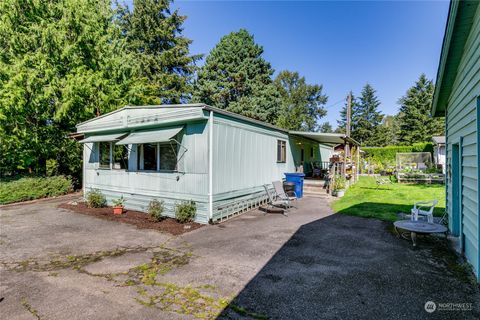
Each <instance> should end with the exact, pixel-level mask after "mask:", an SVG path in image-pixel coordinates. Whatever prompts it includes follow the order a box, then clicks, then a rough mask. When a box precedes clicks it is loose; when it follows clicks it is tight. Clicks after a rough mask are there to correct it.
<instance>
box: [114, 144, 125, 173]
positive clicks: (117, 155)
mask: <svg viewBox="0 0 480 320" xmlns="http://www.w3.org/2000/svg"><path fill="white" fill-rule="evenodd" d="M113 169H128V150H127V148H126V147H125V146H123V145H120V146H117V145H116V146H115V147H114V148H113Z"/></svg>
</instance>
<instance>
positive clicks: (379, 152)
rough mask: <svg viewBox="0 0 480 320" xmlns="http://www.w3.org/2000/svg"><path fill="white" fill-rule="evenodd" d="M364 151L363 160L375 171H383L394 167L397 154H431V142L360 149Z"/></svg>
mask: <svg viewBox="0 0 480 320" xmlns="http://www.w3.org/2000/svg"><path fill="white" fill-rule="evenodd" d="M362 150H363V151H365V156H364V157H365V160H367V162H369V163H370V164H373V165H374V166H375V169H376V171H377V170H383V169H386V168H387V167H390V166H395V164H396V155H397V153H399V152H430V153H433V144H432V143H431V142H420V143H414V144H413V145H410V146H387V147H370V148H362Z"/></svg>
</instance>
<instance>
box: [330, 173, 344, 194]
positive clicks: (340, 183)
mask: <svg viewBox="0 0 480 320" xmlns="http://www.w3.org/2000/svg"><path fill="white" fill-rule="evenodd" d="M346 186H347V179H345V177H344V176H341V175H339V174H337V175H335V182H334V185H333V190H345V187H346Z"/></svg>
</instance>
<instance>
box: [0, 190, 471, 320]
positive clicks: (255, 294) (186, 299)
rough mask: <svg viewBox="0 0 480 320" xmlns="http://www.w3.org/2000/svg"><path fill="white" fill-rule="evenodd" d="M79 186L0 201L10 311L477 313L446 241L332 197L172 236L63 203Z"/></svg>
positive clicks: (342, 315) (132, 315)
mask: <svg viewBox="0 0 480 320" xmlns="http://www.w3.org/2000/svg"><path fill="white" fill-rule="evenodd" d="M75 197H78V195H70V196H66V197H62V198H57V199H53V200H44V201H39V202H36V203H30V204H23V205H16V206H7V207H2V208H0V250H1V251H0V252H1V256H0V298H2V297H3V300H2V301H1V302H0V314H1V315H2V319H69V320H73V319H121V318H128V319H184V318H188V319H195V318H216V317H218V316H219V317H221V318H230V319H237V318H257V319H258V318H260V319H262V318H271V319H385V318H388V319H414V318H415V319H422V318H425V319H428V318H437V319H478V318H479V317H480V313H479V304H480V295H479V290H478V286H477V285H475V284H472V283H471V282H469V281H470V278H469V277H468V276H467V274H466V273H464V271H463V269H462V268H458V266H456V265H455V264H452V263H451V262H452V261H451V256H450V255H448V254H447V255H445V252H444V251H442V250H444V249H442V245H441V243H440V242H438V241H434V240H428V241H427V240H424V241H423V242H422V240H420V248H419V249H417V250H413V249H412V248H411V246H410V244H409V243H408V242H407V241H404V240H399V239H397V238H396V237H395V236H394V235H393V234H392V233H391V231H390V230H389V224H387V223H383V222H380V221H377V220H370V219H362V218H356V217H348V216H342V215H332V212H331V209H330V207H329V200H327V199H324V198H305V199H303V200H301V201H300V202H299V204H298V207H299V208H298V209H297V210H292V212H291V214H290V215H289V216H288V217H285V216H282V215H278V214H268V215H263V213H261V212H259V211H251V212H249V213H247V214H244V215H242V216H240V217H237V218H235V219H232V220H230V221H227V222H225V223H223V224H219V225H212V226H207V227H204V228H201V229H198V230H194V231H192V232H189V233H186V234H183V235H181V236H172V235H169V234H164V233H160V232H158V231H154V230H145V229H137V228H136V227H134V226H131V225H128V224H122V223H118V222H115V221H106V220H101V219H97V218H94V217H90V216H85V215H81V214H78V213H73V212H70V211H68V210H66V209H60V208H58V207H57V206H58V205H59V204H60V203H62V202H65V201H68V200H70V199H73V198H75ZM427 301H433V302H435V303H436V305H437V310H436V311H434V312H433V313H431V314H430V313H427V312H426V311H425V309H424V305H425V303H426V302H427ZM442 303H463V305H461V307H462V308H463V309H465V310H463V311H458V310H457V311H446V310H439V309H441V308H446V305H443V304H442ZM456 306H457V307H458V306H459V305H456ZM222 310H223V311H222Z"/></svg>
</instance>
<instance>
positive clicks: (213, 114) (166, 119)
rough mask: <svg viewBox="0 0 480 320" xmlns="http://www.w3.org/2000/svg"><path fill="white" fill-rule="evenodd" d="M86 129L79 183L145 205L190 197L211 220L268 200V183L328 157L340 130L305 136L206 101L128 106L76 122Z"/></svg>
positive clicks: (169, 206)
mask: <svg viewBox="0 0 480 320" xmlns="http://www.w3.org/2000/svg"><path fill="white" fill-rule="evenodd" d="M77 133H80V134H83V135H84V137H83V140H81V142H82V143H83V144H84V149H83V190H84V192H88V191H89V190H91V189H98V190H100V191H101V192H102V193H103V194H104V195H105V196H106V198H107V201H108V202H109V203H111V201H112V200H114V199H116V198H119V197H121V196H123V197H124V199H125V200H126V203H125V207H126V208H128V209H132V210H139V211H145V210H146V208H147V207H148V204H149V202H150V201H151V200H153V199H157V200H163V201H164V202H165V207H166V212H165V213H166V215H169V216H174V205H175V204H176V203H178V202H180V201H190V200H191V201H195V202H196V204H197V215H196V221H197V222H200V223H208V222H211V221H218V220H222V219H225V218H228V217H230V216H231V215H233V214H236V213H240V212H244V211H246V210H248V209H250V208H254V207H256V206H258V205H260V204H261V203H263V202H265V200H266V198H267V196H266V193H265V190H264V185H265V184H271V183H272V181H275V180H281V179H282V178H283V177H284V173H286V172H296V171H297V170H300V171H301V170H303V171H306V174H308V170H309V169H308V164H310V163H313V162H323V161H328V158H327V159H325V158H324V157H325V155H328V154H329V150H330V151H331V150H333V146H334V145H336V144H339V143H344V142H345V140H346V139H347V138H346V137H345V136H343V135H334V136H330V135H328V137H326V138H325V139H326V141H325V143H322V142H321V141H322V138H321V134H317V135H315V137H310V136H309V135H308V133H303V132H294V133H293V132H292V133H290V132H288V131H287V130H284V129H281V128H278V127H275V126H272V125H270V124H267V123H264V122H261V121H257V120H253V119H251V118H247V117H244V116H241V115H238V114H235V113H231V112H227V111H225V110H222V109H218V108H214V107H210V106H207V105H204V104H189V105H162V106H127V107H124V108H121V109H119V110H116V111H113V112H111V113H108V114H105V115H103V116H100V117H97V118H94V119H91V120H89V121H86V122H83V123H80V124H78V125H77Z"/></svg>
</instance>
